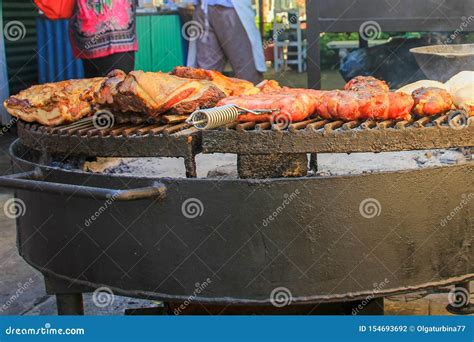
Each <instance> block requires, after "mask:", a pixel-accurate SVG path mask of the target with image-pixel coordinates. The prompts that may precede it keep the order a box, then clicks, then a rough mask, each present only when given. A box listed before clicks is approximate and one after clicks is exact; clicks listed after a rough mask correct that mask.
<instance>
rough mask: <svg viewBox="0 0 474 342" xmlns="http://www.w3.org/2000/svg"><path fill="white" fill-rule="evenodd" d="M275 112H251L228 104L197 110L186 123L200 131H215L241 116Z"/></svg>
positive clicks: (269, 110) (263, 110) (264, 110)
mask: <svg viewBox="0 0 474 342" xmlns="http://www.w3.org/2000/svg"><path fill="white" fill-rule="evenodd" d="M274 111H275V110H274V109H262V110H251V109H246V108H242V107H239V106H236V105H233V104H228V105H225V106H220V107H215V108H209V109H199V110H196V111H195V112H193V113H192V114H191V115H190V116H189V118H187V119H186V122H187V123H188V124H190V125H193V126H194V127H196V128H198V129H213V128H217V127H221V126H224V125H226V124H229V123H232V122H234V121H236V120H237V118H238V117H239V115H240V114H244V113H250V114H255V115H261V114H271V113H273V112H274Z"/></svg>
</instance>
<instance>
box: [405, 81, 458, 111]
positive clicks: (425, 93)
mask: <svg viewBox="0 0 474 342" xmlns="http://www.w3.org/2000/svg"><path fill="white" fill-rule="evenodd" d="M412 96H413V99H414V100H415V107H414V108H413V112H414V113H415V114H417V115H420V116H433V115H436V114H440V113H444V112H447V111H448V110H450V109H451V108H452V107H453V97H452V96H451V95H450V94H449V93H448V92H447V91H446V90H444V89H441V88H434V87H429V88H419V89H417V90H415V91H414V92H413V94H412Z"/></svg>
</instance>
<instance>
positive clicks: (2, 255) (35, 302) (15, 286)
mask: <svg viewBox="0 0 474 342" xmlns="http://www.w3.org/2000/svg"><path fill="white" fill-rule="evenodd" d="M331 73H332V72H329V73H325V75H324V76H323V78H324V79H326V80H329V81H328V82H327V83H325V84H324V87H325V88H336V87H340V85H341V84H343V81H342V79H340V77H339V78H338V77H337V75H335V74H331ZM270 77H272V76H270ZM273 78H277V79H280V80H284V82H283V81H282V83H283V84H286V85H291V86H305V76H304V75H301V74H297V73H286V74H284V75H273ZM328 84H329V86H328ZM13 139H15V135H14V134H12V133H11V132H10V133H8V134H4V135H2V136H0V174H1V175H4V174H10V173H11V167H10V160H9V157H8V153H7V151H8V146H9V144H10V143H11V142H12V141H13ZM439 154H440V155H439V158H438V159H442V158H445V159H447V162H452V160H456V159H457V158H460V156H459V155H458V154H456V153H454V152H439ZM376 158H379V157H375V156H374V155H372V154H362V155H360V154H359V156H357V154H353V155H351V156H350V157H347V156H340V155H337V156H336V155H325V156H323V158H320V159H319V160H318V162H319V163H321V165H320V170H321V172H323V173H328V174H338V172H336V171H334V167H335V165H339V166H340V165H344V163H346V171H347V172H350V173H356V172H361V171H360V170H361V168H357V167H355V166H354V165H358V164H359V165H367V164H373V163H377V162H379V161H381V160H382V159H380V158H379V159H376ZM438 159H436V160H434V159H433V156H432V155H431V154H428V153H425V152H420V153H417V154H416V155H415V154H413V155H402V154H396V155H391V156H389V157H388V160H390V161H391V162H392V163H394V162H393V161H394V160H396V161H397V162H396V163H397V165H398V167H400V168H404V167H408V168H411V167H420V166H421V167H423V166H427V165H434V164H436V163H437V162H438V161H437V160H438ZM178 163H181V162H180V161H176V160H169V159H168V160H167V161H163V160H161V161H160V162H159V166H160V168H162V169H163V174H166V175H170V176H182V174H180V172H182V171H178V170H179V169H180V166H179V164H178ZM154 165H155V166H156V165H157V164H154ZM217 165H219V166H221V167H223V168H224V169H229V168H235V166H234V165H235V157H234V156H229V155H219V156H215V157H214V158H210V157H207V156H201V157H200V159H199V160H198V167H199V168H200V169H201V172H200V175H199V176H206V175H207V173H208V171H210V170H212V169H213V168H214V167H215V166H217ZM155 175H156V173H155ZM10 198H12V193H11V192H10V191H8V190H6V189H0V208H3V207H4V203H5V201H7V200H8V199H10ZM15 230H16V227H15V221H14V220H13V219H10V218H8V217H6V216H5V214H4V211H3V210H0V274H1V275H2V276H1V278H0V315H54V314H56V304H55V300H54V298H53V297H52V296H48V295H46V293H45V289H44V284H43V278H42V276H41V274H39V273H38V272H37V271H35V270H34V269H33V268H32V267H30V266H29V265H28V264H26V263H25V262H24V260H23V259H22V258H21V257H20V256H19V255H18V252H17V249H16V245H15V239H16V236H15V234H16V231H15ZM448 291H449V288H448V289H446V292H445V293H441V294H429V295H427V294H426V293H414V294H410V295H405V296H398V297H392V298H389V299H387V300H386V301H385V309H386V314H388V315H447V314H449V313H448V312H447V311H446V310H445V307H446V305H447V303H448V295H447V292H448ZM158 305H159V303H155V302H150V301H143V300H137V299H132V298H125V297H118V296H116V297H115V298H114V301H113V303H111V304H110V305H108V306H106V307H104V308H102V307H97V306H96V305H94V303H93V301H92V300H91V296H90V295H86V296H85V309H86V314H88V315H120V314H123V313H124V310H125V308H140V307H156V306H158Z"/></svg>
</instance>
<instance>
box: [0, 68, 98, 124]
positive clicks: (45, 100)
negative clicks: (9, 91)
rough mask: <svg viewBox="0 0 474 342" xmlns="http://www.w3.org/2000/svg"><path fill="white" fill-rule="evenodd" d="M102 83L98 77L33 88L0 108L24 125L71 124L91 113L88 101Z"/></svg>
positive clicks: (15, 96) (6, 101) (90, 105)
mask: <svg viewBox="0 0 474 342" xmlns="http://www.w3.org/2000/svg"><path fill="white" fill-rule="evenodd" d="M103 81H104V78H101V77H99V78H92V79H81V80H68V81H61V82H56V83H46V84H40V85H35V86H32V87H30V88H28V89H25V90H22V91H21V92H20V93H18V94H17V95H14V96H10V97H9V98H8V99H7V100H5V101H4V103H3V105H4V106H5V108H6V109H7V111H8V113H10V114H11V115H12V116H14V117H17V118H19V119H21V120H24V121H27V122H39V123H40V124H42V125H48V126H54V125H60V124H63V123H69V122H74V121H77V120H79V119H81V118H83V117H85V116H89V115H91V114H92V113H93V106H92V102H91V101H92V100H93V99H94V97H95V93H96V92H97V91H98V90H99V88H100V86H101V85H102V83H103Z"/></svg>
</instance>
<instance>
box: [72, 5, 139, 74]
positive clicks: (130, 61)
mask: <svg viewBox="0 0 474 342" xmlns="http://www.w3.org/2000/svg"><path fill="white" fill-rule="evenodd" d="M135 1H136V0H77V2H76V7H75V10H74V15H73V17H72V18H71V20H70V36H71V43H72V50H73V53H74V56H75V57H76V58H81V59H82V61H83V65H84V74H85V77H98V76H104V75H106V74H108V73H109V72H110V71H112V70H114V69H121V70H123V71H125V72H130V71H132V70H133V69H134V67H135V52H136V51H137V49H138V43H137V34H136V23H135V21H136V2H135Z"/></svg>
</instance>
